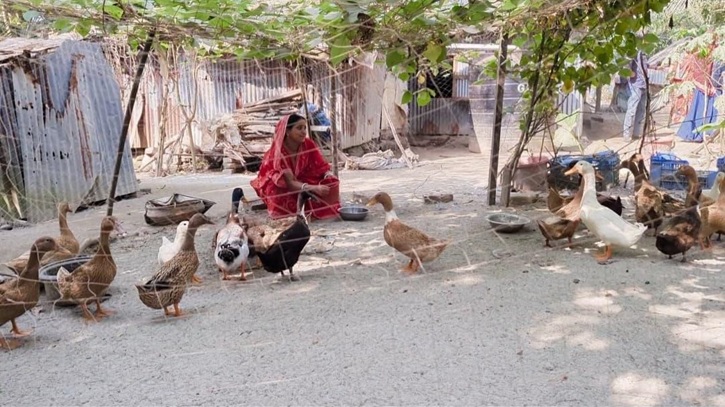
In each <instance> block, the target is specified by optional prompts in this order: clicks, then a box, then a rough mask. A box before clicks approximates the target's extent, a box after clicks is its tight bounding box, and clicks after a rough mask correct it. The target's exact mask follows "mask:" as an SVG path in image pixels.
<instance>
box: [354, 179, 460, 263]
mask: <svg viewBox="0 0 725 407" xmlns="http://www.w3.org/2000/svg"><path fill="white" fill-rule="evenodd" d="M376 204H381V205H383V209H384V210H385V226H384V228H383V236H384V238H385V243H387V244H388V246H390V247H392V248H394V249H395V250H397V251H399V252H400V253H402V254H403V255H405V256H406V257H409V258H410V262H409V263H408V265H407V266H406V267H405V268H403V271H404V272H407V273H415V272H416V271H417V270H418V268H419V267H420V265H421V263H427V262H431V261H433V260H435V259H437V258H438V257H439V256H440V255H441V253H443V251H444V250H445V249H446V247H447V246H448V244H450V241H448V240H445V241H444V240H438V239H434V238H432V237H429V236H428V235H426V234H425V233H423V232H421V231H420V230H418V229H415V228H413V227H410V226H408V225H406V224H405V223H403V222H401V221H400V219H398V216H397V215H396V214H395V209H394V208H393V200H392V199H391V198H390V195H388V194H387V193H385V192H378V193H377V194H375V196H373V197H372V198H371V199H370V200H369V201H368V203H367V206H374V205H376Z"/></svg>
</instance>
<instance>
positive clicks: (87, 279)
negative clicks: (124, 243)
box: [58, 216, 123, 320]
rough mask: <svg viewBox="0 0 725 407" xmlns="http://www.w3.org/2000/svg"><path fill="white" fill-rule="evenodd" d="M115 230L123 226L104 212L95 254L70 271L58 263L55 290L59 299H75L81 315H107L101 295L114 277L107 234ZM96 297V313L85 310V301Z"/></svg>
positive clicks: (86, 305)
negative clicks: (59, 266)
mask: <svg viewBox="0 0 725 407" xmlns="http://www.w3.org/2000/svg"><path fill="white" fill-rule="evenodd" d="M114 230H116V231H117V232H119V233H123V228H122V227H121V225H120V224H119V223H118V220H116V218H114V217H113V216H106V217H105V218H103V220H102V221H101V234H100V237H99V238H98V241H99V245H98V250H97V251H96V254H95V255H93V257H92V258H91V259H90V260H89V261H88V262H87V263H85V264H83V265H81V266H80V267H78V268H77V269H75V270H74V271H73V272H72V273H70V272H68V271H67V270H66V269H64V268H63V267H61V268H60V269H59V270H58V291H59V292H60V295H61V299H63V300H66V301H75V302H77V303H78V304H79V305H80V306H81V309H82V310H83V317H84V318H86V319H87V320H95V319H96V318H103V317H105V316H108V315H110V314H109V312H108V311H106V310H104V309H103V308H101V298H102V297H103V294H105V293H106V290H108V287H109V286H110V285H111V283H112V282H113V279H114V278H116V263H115V262H114V261H113V257H112V256H111V245H110V235H111V232H112V231H114ZM89 301H95V303H96V313H95V317H94V314H91V312H90V311H89V310H88V302H89Z"/></svg>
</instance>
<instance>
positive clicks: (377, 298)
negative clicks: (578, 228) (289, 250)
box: [0, 148, 725, 406]
mask: <svg viewBox="0 0 725 407" xmlns="http://www.w3.org/2000/svg"><path fill="white" fill-rule="evenodd" d="M417 152H419V153H421V155H422V159H423V162H422V165H420V166H419V167H417V168H416V169H415V170H409V169H398V170H388V171H367V172H364V171H343V172H342V173H341V178H342V181H343V184H342V185H343V187H342V191H343V198H344V199H345V200H349V199H351V197H352V194H353V193H358V194H366V195H372V194H373V193H375V192H376V191H380V190H383V191H387V192H389V193H390V194H391V196H392V198H393V200H394V202H395V204H396V211H397V213H398V215H399V217H400V218H401V219H402V220H404V221H405V222H407V223H409V224H410V225H412V226H415V227H419V228H420V229H422V230H424V231H425V232H427V233H429V234H431V235H433V236H436V237H441V238H450V239H452V240H453V243H452V244H451V246H450V247H449V248H448V249H447V250H446V251H445V252H444V253H443V255H442V256H441V257H440V258H439V259H438V260H436V261H435V262H433V263H430V264H428V265H426V267H425V270H424V271H423V272H422V273H420V274H418V275H415V276H407V275H403V274H401V273H400V272H399V271H398V270H399V269H400V268H401V267H402V266H403V265H404V258H403V257H402V255H399V254H396V253H395V252H394V251H393V249H391V248H390V247H388V246H387V245H386V244H385V242H384V241H383V235H382V226H383V222H384V215H383V211H382V208H381V207H376V208H373V209H372V210H371V213H370V215H369V216H368V218H367V219H366V220H365V221H363V222H342V221H334V222H315V223H313V224H312V226H311V228H312V230H313V233H314V235H315V236H314V238H313V240H312V241H311V242H310V246H309V250H308V253H307V254H305V255H303V256H302V258H301V260H300V263H299V265H298V267H297V271H298V272H299V273H300V275H301V277H302V281H300V282H297V283H288V282H276V281H275V279H274V277H273V276H271V275H268V273H265V272H264V271H261V270H255V272H254V278H253V279H251V280H250V281H248V282H246V283H242V282H222V281H220V277H219V273H218V271H217V270H216V269H215V267H214V266H213V262H212V253H211V249H210V248H209V243H210V239H211V236H212V233H213V231H214V227H205V228H202V229H200V231H199V233H198V238H197V244H196V247H197V250H198V252H199V253H200V257H201V259H202V265H201V267H200V275H201V276H202V277H203V279H204V282H203V284H202V285H200V286H194V287H191V288H190V289H189V290H188V291H187V293H186V295H185V297H184V299H183V301H182V303H181V306H182V308H183V309H184V310H185V311H186V312H187V313H188V315H187V316H185V317H181V318H165V317H164V315H163V313H162V312H160V311H157V310H151V309H148V308H146V307H145V306H144V305H143V304H142V303H141V302H140V301H139V299H138V295H137V293H136V290H135V288H134V286H133V284H134V283H136V282H138V281H141V280H142V279H144V278H146V277H148V276H150V275H151V274H152V273H153V272H154V270H155V268H156V255H157V250H158V247H159V245H160V242H161V236H169V237H171V236H172V235H173V233H174V228H173V227H164V228H154V227H150V226H147V225H145V224H144V221H143V213H144V209H143V208H144V202H145V201H146V200H147V199H151V198H156V197H162V196H167V195H170V194H171V193H173V192H181V193H185V194H189V195H194V196H199V197H204V198H209V199H212V200H214V201H216V202H218V204H217V205H215V206H214V207H213V208H212V209H211V210H210V211H209V212H208V214H209V215H210V216H211V217H212V218H214V219H217V220H219V223H221V219H222V217H223V216H224V212H225V211H226V210H227V209H228V208H229V202H228V200H229V196H230V192H231V189H232V188H233V187H235V186H239V185H241V186H243V187H245V191H247V192H248V194H251V191H252V190H251V188H249V187H248V185H249V184H248V181H249V180H250V179H251V177H250V176H246V175H232V176H224V175H220V174H198V175H191V174H189V175H185V176H173V177H167V178H160V179H153V178H143V179H142V180H141V184H140V186H141V187H142V188H148V189H150V190H151V193H150V194H149V195H145V196H141V197H139V198H137V199H132V200H126V201H121V202H119V203H117V205H116V211H115V213H116V216H118V218H119V219H120V220H121V221H122V222H123V223H124V227H125V228H126V230H127V231H129V232H130V234H129V236H127V237H126V238H123V239H119V240H117V241H115V242H114V243H113V245H112V251H113V256H114V258H115V260H116V263H117V264H118V274H117V277H116V279H115V281H114V283H113V285H112V287H111V288H110V293H111V294H112V297H111V298H110V299H109V300H108V301H107V302H106V303H105V305H106V306H107V307H108V308H110V309H112V310H114V311H115V314H114V315H113V316H111V317H109V318H107V319H104V320H103V321H101V322H99V323H92V324H87V323H85V322H84V321H83V319H82V318H81V315H80V312H79V310H78V309H76V308H62V307H54V305H53V304H52V303H49V302H47V301H46V302H42V303H41V305H40V307H39V308H37V309H36V310H35V311H36V312H29V313H27V314H26V315H25V316H23V317H21V318H20V319H19V320H18V322H19V324H20V325H21V327H22V328H24V329H32V330H33V334H32V335H31V336H30V337H28V338H27V339H26V340H25V342H24V346H22V347H21V348H18V349H16V350H14V351H12V352H7V351H0V366H2V371H3V373H4V374H3V376H4V378H3V380H2V381H1V382H0V405H12V406H24V405H28V406H40V405H43V406H45V405H273V406H277V405H280V406H281V405H502V406H504V405H505V406H511V405H537V406H539V405H577V406H580V405H617V406H681V405H708V406H725V392H723V389H725V375H723V372H724V371H725V294H724V293H723V287H724V286H725V275H724V274H723V271H722V269H723V264H725V249H724V247H725V246H724V245H723V244H722V243H716V244H715V247H714V249H713V251H712V252H711V253H706V252H701V251H700V250H698V249H694V250H693V251H692V253H691V254H690V256H689V258H690V261H689V262H687V263H680V262H679V261H676V260H667V258H666V256H664V255H662V254H661V253H659V252H658V251H657V250H656V249H655V247H654V239H653V238H652V237H645V238H643V239H642V240H641V241H640V242H639V243H638V244H637V246H635V247H634V248H631V249H621V250H616V251H615V257H614V261H613V262H612V263H611V264H609V265H606V266H602V265H598V264H597V263H596V262H595V261H594V260H593V258H592V253H593V252H594V251H596V250H598V245H597V242H596V238H593V237H591V236H589V235H588V234H587V233H586V232H581V233H579V234H577V236H576V238H575V243H576V244H575V245H574V246H573V247H571V248H562V247H559V248H553V249H551V248H545V247H544V246H543V238H542V236H541V234H540V233H539V231H538V230H537V229H536V228H535V226H532V225H529V226H527V227H526V228H525V229H524V230H523V231H522V232H520V233H516V234H497V233H495V232H493V231H492V230H491V228H490V226H489V225H488V223H487V221H486V220H485V216H486V214H488V213H490V212H494V211H498V210H500V209H499V208H496V207H488V206H487V205H486V183H487V177H486V176H485V174H481V172H480V168H481V166H482V165H483V164H482V160H481V156H480V155H478V154H473V153H469V152H468V151H466V150H463V149H451V148H439V149H434V150H428V151H417ZM630 185H631V184H630ZM442 192H449V193H453V194H454V201H453V202H451V203H446V204H432V205H430V204H424V203H423V199H422V196H423V195H425V194H429V193H442ZM611 193H616V194H620V195H621V196H622V197H623V199H624V201H625V206H626V207H627V212H626V213H625V216H627V217H629V218H630V219H631V212H632V210H633V205H632V202H631V198H630V196H631V190H624V189H621V188H619V189H616V190H614V191H612V192H611ZM507 210H510V211H517V212H518V213H521V214H524V215H526V216H529V217H530V218H533V219H538V218H543V217H546V216H548V214H547V211H546V208H545V205H543V204H542V203H541V202H540V203H537V204H534V205H529V206H526V207H519V208H516V209H507ZM104 212H105V209H104V208H92V209H90V210H87V211H84V212H80V213H76V214H72V215H71V216H70V224H71V227H72V229H73V230H74V231H75V232H76V234H77V235H78V236H79V237H80V238H81V239H83V238H86V237H93V236H96V235H97V233H98V232H97V231H98V225H99V222H100V219H101V217H102V216H103V214H104ZM217 227H218V226H217ZM46 234H49V235H56V234H57V225H56V223H55V222H48V223H44V224H39V225H35V226H33V227H29V228H17V229H15V230H12V231H3V232H0V236H2V241H3V246H4V249H3V251H2V253H0V256H1V257H0V260H2V261H5V260H9V259H11V258H13V257H14V256H16V255H18V254H20V253H22V252H23V251H25V250H27V249H28V248H29V247H30V244H31V243H32V241H33V240H34V239H35V238H37V237H38V236H41V235H46ZM559 243H560V242H559ZM8 331H9V328H8V327H7V326H4V327H3V329H2V333H3V334H7V332H8Z"/></svg>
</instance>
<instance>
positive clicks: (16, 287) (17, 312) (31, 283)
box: [0, 237, 57, 349]
mask: <svg viewBox="0 0 725 407" xmlns="http://www.w3.org/2000/svg"><path fill="white" fill-rule="evenodd" d="M56 248H57V243H56V241H55V240H53V238H51V237H41V238H40V239H38V240H36V241H35V243H33V246H32V247H31V249H30V257H28V262H27V263H26V265H25V269H24V270H22V271H21V273H20V275H19V276H18V277H17V278H13V279H11V280H8V281H5V282H4V283H3V284H1V285H0V326H2V325H5V324H6V323H7V322H8V321H10V323H11V324H12V331H11V332H12V333H14V334H15V335H16V336H27V335H29V333H26V332H23V331H21V330H20V328H18V325H17V323H16V322H15V319H16V318H18V317H20V316H21V315H23V314H25V312H26V311H27V310H29V309H32V308H33V307H35V305H36V304H37V303H38V299H39V298H40V282H39V280H38V270H39V269H40V259H41V258H42V257H43V255H45V253H48V252H49V251H51V250H55V249H56ZM19 345H20V344H19V342H17V341H10V340H7V339H5V338H3V336H2V335H0V347H4V348H7V349H15V348H17V347H18V346H19Z"/></svg>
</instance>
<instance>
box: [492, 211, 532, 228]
mask: <svg viewBox="0 0 725 407" xmlns="http://www.w3.org/2000/svg"><path fill="white" fill-rule="evenodd" d="M486 220H487V221H488V223H489V224H491V227H492V228H493V230H495V231H496V232H499V233H516V232H518V231H520V230H521V229H523V227H524V226H526V225H528V224H529V223H530V222H531V219H529V218H527V217H525V216H521V215H514V214H512V213H492V214H490V215H488V216H486Z"/></svg>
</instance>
